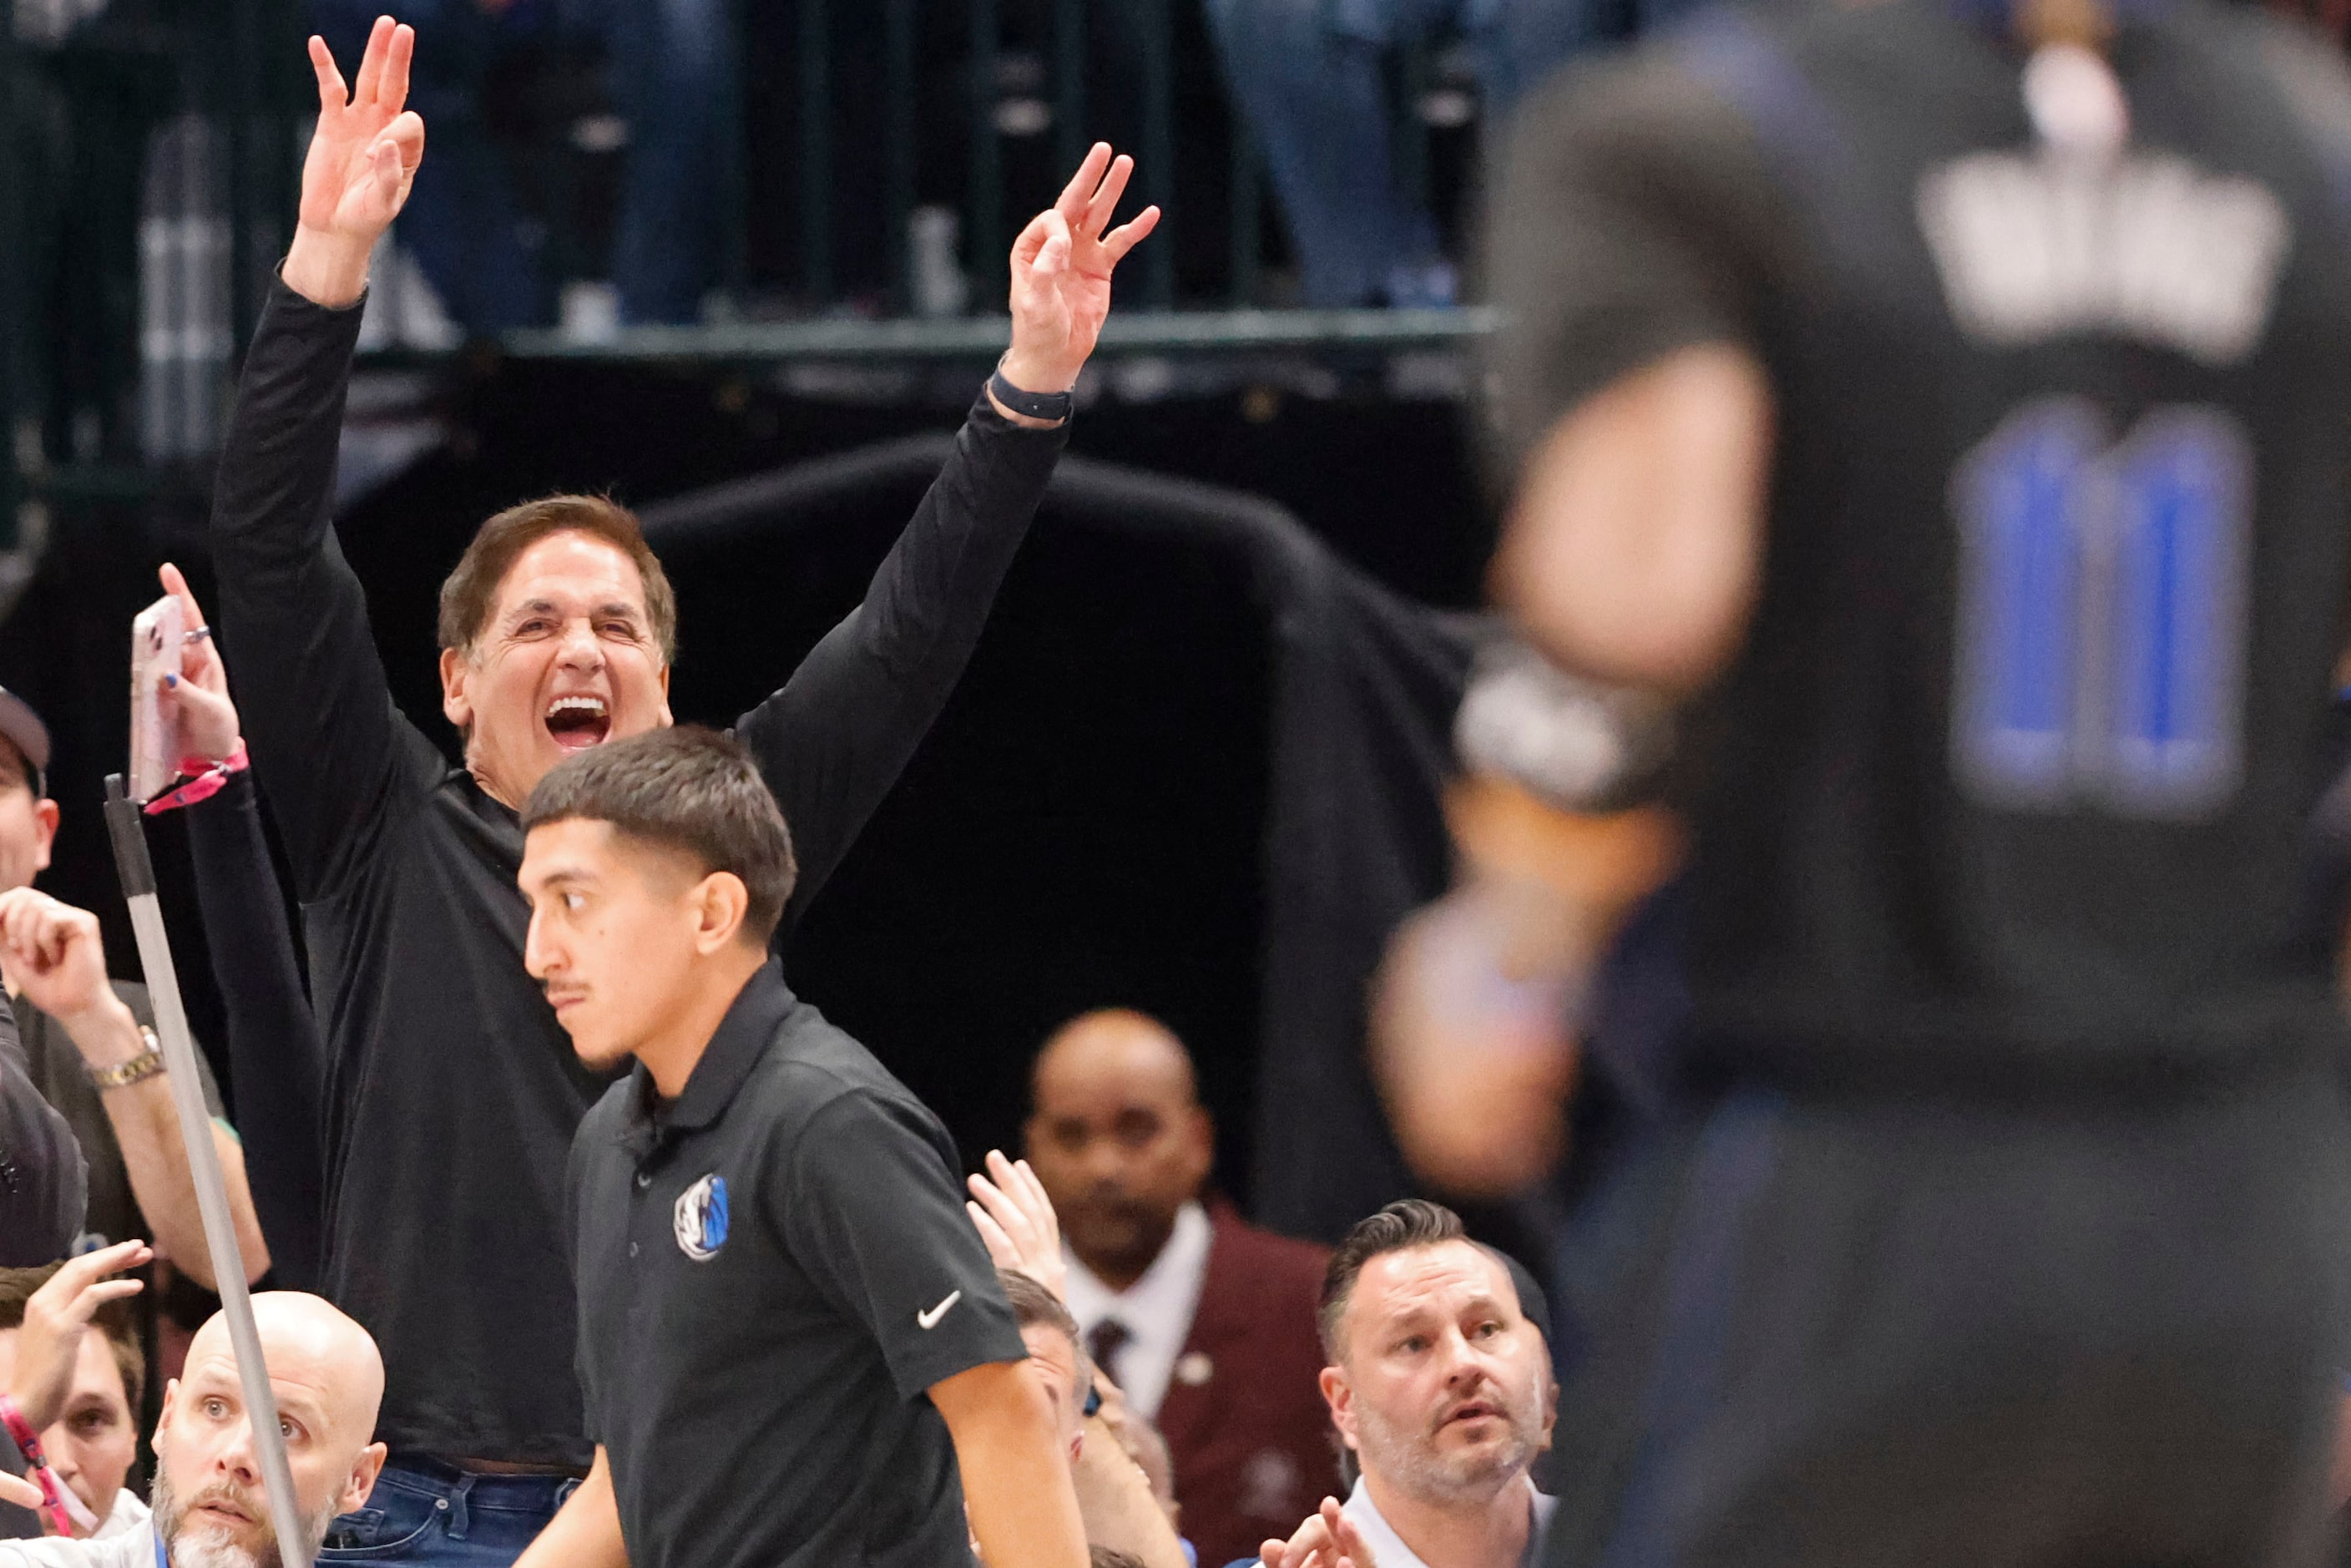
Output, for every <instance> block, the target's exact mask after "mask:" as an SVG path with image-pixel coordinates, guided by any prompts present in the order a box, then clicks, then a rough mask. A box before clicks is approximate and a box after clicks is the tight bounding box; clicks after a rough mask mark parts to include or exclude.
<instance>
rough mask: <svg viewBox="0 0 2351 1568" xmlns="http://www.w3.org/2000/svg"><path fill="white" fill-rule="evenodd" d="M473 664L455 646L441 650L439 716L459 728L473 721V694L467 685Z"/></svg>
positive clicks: (472, 671)
mask: <svg viewBox="0 0 2351 1568" xmlns="http://www.w3.org/2000/svg"><path fill="white" fill-rule="evenodd" d="M473 673H474V666H473V664H471V663H470V662H468V661H467V659H466V657H465V654H464V653H462V652H460V651H459V650H457V649H455V648H444V649H442V650H441V716H442V717H444V718H445V719H447V720H448V721H449V722H450V723H451V724H454V725H455V726H456V727H458V728H459V729H461V730H463V729H468V728H471V727H472V726H473V723H474V696H473V692H472V690H471V688H470V685H469V684H468V683H469V680H470V677H471V676H472V675H473Z"/></svg>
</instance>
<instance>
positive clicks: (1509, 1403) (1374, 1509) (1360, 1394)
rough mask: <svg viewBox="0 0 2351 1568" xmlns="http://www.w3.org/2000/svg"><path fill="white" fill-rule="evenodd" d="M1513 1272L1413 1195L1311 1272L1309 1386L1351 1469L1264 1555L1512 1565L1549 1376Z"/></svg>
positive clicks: (1526, 1552) (1548, 1420) (1530, 1536)
mask: <svg viewBox="0 0 2351 1568" xmlns="http://www.w3.org/2000/svg"><path fill="white" fill-rule="evenodd" d="M1522 1277H1523V1276H1522V1274H1521V1273H1520V1271H1519V1270H1516V1269H1514V1268H1513V1266H1512V1265H1511V1264H1510V1263H1509V1262H1508V1261H1506V1260H1504V1259H1503V1258H1501V1257H1500V1256H1499V1254H1497V1253H1495V1252H1493V1251H1491V1250H1490V1249H1487V1248H1484V1247H1481V1246H1479V1245H1478V1244H1477V1243H1475V1242H1473V1241H1471V1240H1470V1239H1468V1234H1467V1233H1466V1232H1465V1231H1464V1230H1463V1229H1462V1228H1461V1221H1460V1218H1458V1216H1456V1215H1455V1214H1454V1213H1453V1211H1452V1210H1450V1209H1448V1208H1446V1207H1443V1206H1442V1205H1439V1204H1434V1203H1429V1202H1427V1201H1426V1200H1424V1199H1420V1198H1405V1199H1403V1200H1400V1201H1398V1202H1395V1203H1392V1204H1390V1205H1388V1206H1387V1207H1385V1208H1384V1209H1382V1210H1380V1212H1379V1213H1377V1214H1374V1215H1373V1216H1371V1217H1370V1218H1367V1219H1364V1220H1363V1221H1361V1222H1360V1223H1358V1224H1357V1225H1356V1226H1355V1228H1353V1230H1351V1231H1349V1232H1348V1233H1347V1236H1346V1237H1345V1239H1343V1240H1342V1241H1341V1242H1340V1243H1339V1246H1338V1249H1337V1250H1336V1251H1335V1252H1333V1253H1332V1258H1331V1269H1330V1273H1329V1274H1328V1276H1327V1277H1326V1279H1325V1281H1324V1282H1323V1287H1322V1307H1321V1322H1322V1341H1323V1345H1324V1354H1325V1356H1326V1357H1327V1358H1328V1360H1329V1362H1330V1364H1329V1365H1328V1366H1326V1367H1324V1368H1323V1369H1322V1395H1323V1397H1324V1398H1326V1399H1328V1400H1329V1401H1330V1404H1331V1417H1332V1420H1333V1421H1334V1422H1335V1423H1336V1424H1337V1426H1338V1428H1339V1435H1340V1437H1341V1440H1342V1441H1343V1442H1344V1443H1345V1444H1346V1446H1347V1448H1348V1450H1349V1452H1350V1453H1351V1454H1352V1455H1353V1458H1354V1460H1355V1464H1356V1467H1357V1469H1358V1470H1359V1472H1360V1473H1359V1475H1358V1477H1357V1479H1356V1481H1355V1485H1354V1489H1353V1491H1351V1492H1350V1493H1349V1494H1348V1497H1347V1500H1346V1501H1345V1502H1344V1503H1342V1502H1341V1501H1340V1500H1338V1499H1336V1498H1325V1499H1323V1500H1322V1508H1321V1509H1320V1510H1319V1511H1316V1512H1315V1513H1314V1514H1312V1515H1311V1516H1310V1517H1309V1518H1308V1519H1307V1520H1306V1521H1305V1522H1304V1523H1303V1524H1301V1525H1300V1526H1299V1527H1298V1529H1297V1530H1296V1531H1294V1532H1293V1533H1291V1534H1290V1536H1289V1537H1287V1538H1286V1539H1283V1540H1277V1541H1268V1542H1265V1543H1264V1545H1263V1546H1262V1547H1260V1548H1259V1561H1260V1562H1261V1563H1263V1565H1264V1568H1521V1565H1522V1564H1531V1563H1535V1562H1538V1561H1540V1559H1541V1548H1542V1539H1543V1531H1544V1528H1545V1526H1546V1525H1547V1524H1548V1522H1549V1521H1550V1519H1551V1515H1552V1500H1551V1499H1550V1498H1548V1497H1545V1496H1544V1495H1542V1494H1541V1492H1539V1491H1537V1490H1535V1485H1534V1481H1533V1479H1531V1477H1530V1475H1529V1473H1528V1472H1529V1469H1531V1466H1532V1465H1533V1463H1534V1461H1535V1458H1536V1457H1537V1456H1538V1455H1540V1454H1541V1452H1542V1451H1543V1450H1544V1449H1545V1448H1549V1447H1550V1446H1551V1433H1552V1421H1553V1419H1554V1417H1555V1415H1556V1408H1555V1399H1556V1396H1557V1390H1556V1389H1555V1388H1554V1386H1553V1385H1552V1372H1551V1354H1550V1351H1549V1348H1548V1347H1547V1345H1546V1344H1545V1343H1544V1333H1543V1330H1542V1327H1541V1323H1540V1322H1539V1321H1538V1319H1537V1317H1536V1316H1535V1315H1533V1314H1534V1313H1535V1312H1540V1310H1541V1309H1540V1305H1539V1303H1538V1302H1531V1301H1526V1300H1525V1299H1524V1298H1523V1297H1522V1295H1521V1287H1520V1283H1519V1281H1520V1278H1522Z"/></svg>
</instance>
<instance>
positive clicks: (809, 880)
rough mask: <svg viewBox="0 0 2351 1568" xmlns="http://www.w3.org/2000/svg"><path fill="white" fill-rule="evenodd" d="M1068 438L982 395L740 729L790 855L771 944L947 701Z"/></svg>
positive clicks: (1065, 430) (1061, 429)
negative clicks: (909, 510) (946, 451)
mask: <svg viewBox="0 0 2351 1568" xmlns="http://www.w3.org/2000/svg"><path fill="white" fill-rule="evenodd" d="M1068 437H1069V425H1068V424H1067V423H1062V424H1061V425H1059V426H1057V427H1055V428H1054V429H1052V430H1028V429H1023V428H1021V427H1019V426H1018V425H1015V424H1013V423H1011V422H1010V421H1009V420H1007V419H1006V418H1005V417H1004V416H1003V415H1002V414H999V413H997V412H996V410H995V407H994V406H993V405H992V404H991V403H989V402H988V401H987V397H986V395H985V394H983V395H982V396H981V397H980V399H979V401H978V402H977V404H976V405H975V406H974V407H973V409H972V412H971V416H970V417H969V418H968V419H967V420H965V421H964V426H963V430H962V432H961V433H960V434H958V435H957V436H956V444H955V451H954V452H953V453H952V454H951V455H949V456H948V458H947V461H946V466H945V467H944V468H942V469H940V470H939V476H938V477H937V478H936V479H935V480H934V481H932V484H931V487H930V489H929V491H928V492H927V493H925V495H924V497H923V502H922V505H921V506H920V507H916V508H915V510H914V521H913V522H911V523H909V524H907V525H906V531H905V532H904V533H903V534H901V535H899V536H898V542H897V543H896V544H895V545H893V546H892V547H891V549H890V553H889V555H888V556H887V557H886V558H885V559H883V562H882V567H881V570H878V571H876V572H875V573H874V574H873V581H872V585H871V586H870V587H869V588H868V589H867V590H866V592H865V600H864V602H862V603H861V604H860V605H858V607H857V608H856V609H855V610H853V611H852V612H850V613H849V617H848V619H846V620H844V621H843V622H841V624H840V625H838V626H836V627H834V628H833V629H832V630H831V632H827V633H826V634H825V637H824V641H822V642H821V643H818V644H817V645H816V649H815V651H814V652H812V653H810V654H809V656H808V658H807V659H806V661H804V662H803V663H802V664H801V665H800V667H799V669H798V670H797V671H795V672H794V673H793V674H792V678H791V680H790V682H789V684H787V685H785V687H784V689H783V690H781V691H779V692H778V693H777V694H776V695H774V696H771V697H769V698H768V700H767V701H766V702H764V703H762V704H760V705H759V706H758V707H757V708H754V709H753V710H752V711H751V712H749V713H747V714H746V715H745V716H743V718H742V720H741V722H740V723H739V724H738V725H737V730H736V733H737V735H738V736H739V737H741V738H742V740H743V742H744V744H745V745H747V746H748V747H750V748H751V750H752V752H753V753H754V754H755V755H757V756H758V759H759V767H760V769H761V771H762V772H764V773H765V774H766V775H767V779H768V786H769V788H771V789H774V790H775V792H776V800H777V802H778V804H779V805H780V806H782V808H783V811H784V822H785V825H786V826H787V827H789V829H790V830H791V835H792V852H793V855H794V858H795V859H797V860H798V862H799V883H798V884H797V885H796V886H795V887H794V889H793V891H792V899H791V904H790V905H789V908H788V909H787V910H786V911H785V915H784V925H783V933H779V934H778V935H779V939H780V936H781V935H782V934H784V933H789V931H790V929H791V928H792V926H793V925H794V924H796V923H797V921H798V919H799V914H800V912H801V911H802V910H803V909H805V908H806V907H807V905H808V903H809V901H810V899H811V898H813V897H815V896H816V894H817V890H818V889H820V888H821V887H822V886H823V885H824V882H825V879H826V878H827V877H829V876H831V874H832V871H833V868H834V867H836V866H838V865H839V864H840V863H841V857H842V856H843V855H845V854H847V853H848V852H849V846H850V845H851V844H852V843H853V842H854V841H856V838H857V835H858V832H859V831H860V830H862V828H863V827H864V826H865V823H866V821H867V819H869V818H870V817H872V815H873V811H874V808H876V807H877V806H879V805H881V803H882V799H883V796H885V795H887V794H888V793H889V792H890V787H891V786H892V785H893V784H895V783H896V782H897V781H898V775H899V773H900V772H902V771H903V770H904V768H905V766H906V763H907V761H908V759H909V758H912V757H913V756H914V748H915V747H917V746H919V745H921V744H922V740H923V737H924V736H925V734H926V733H928V732H929V730H930V727H931V721H932V720H933V719H935V718H936V717H937V716H938V715H939V710H940V709H941V708H943V707H945V706H946V700H947V695H948V694H949V693H950V692H952V691H954V690H955V685H956V681H957V680H958V679H959V678H961V676H962V674H963V669H964V665H965V664H966V663H967V661H968V660H969V659H970V658H971V651H972V649H973V647H974V646H975V645H976V644H977V643H978V641H979V633H980V629H981V628H982V627H983V626H985V625H986V624H987V612H988V609H989V607H990V606H991V605H993V604H994V603H995V601H996V591H997V588H998V586H999V585H1000V584H1001V583H1002V582H1003V581H1004V573H1005V570H1007V569H1008V567H1010V565H1011V564H1012V557H1013V555H1014V553H1015V552H1016V551H1018V550H1019V548H1020V541H1021V540H1022V539H1023V538H1026V537H1027V536H1028V532H1029V522H1030V521H1031V520H1032V519H1033V518H1034V517H1036V515H1037V506H1038V503H1039V502H1040V501H1041V500H1043V499H1044V496H1045V485H1046V482H1047V481H1048V480H1050V478H1051V477H1052V476H1053V465H1054V463H1055V462H1056V461H1057V460H1058V459H1059V458H1060V456H1061V447H1062V445H1063V444H1064V443H1065V442H1066V441H1067V440H1068Z"/></svg>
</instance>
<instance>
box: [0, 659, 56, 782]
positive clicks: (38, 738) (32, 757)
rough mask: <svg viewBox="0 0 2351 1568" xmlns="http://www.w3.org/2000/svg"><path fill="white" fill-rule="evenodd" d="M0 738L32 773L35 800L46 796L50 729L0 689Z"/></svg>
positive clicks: (22, 701) (23, 702)
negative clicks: (3, 738)
mask: <svg viewBox="0 0 2351 1568" xmlns="http://www.w3.org/2000/svg"><path fill="white" fill-rule="evenodd" d="M0 737H6V738H7V741H8V743H9V744H10V745H11V746H14V747H16V749H17V750H18V751H20V752H22V753H24V756H25V762H26V766H27V767H29V768H31V769H32V770H33V776H32V779H30V780H29V782H30V783H31V784H32V786H33V794H34V796H35V798H36V799H38V798H39V797H41V796H45V795H47V793H48V792H49V727H48V726H47V725H45V724H43V723H42V722H41V716H40V715H39V714H37V713H35V712H34V711H33V705H32V704H30V703H28V702H26V700H25V699H24V698H23V697H20V696H18V695H16V693H14V692H12V691H10V690H9V689H8V688H7V687H5V686H0Z"/></svg>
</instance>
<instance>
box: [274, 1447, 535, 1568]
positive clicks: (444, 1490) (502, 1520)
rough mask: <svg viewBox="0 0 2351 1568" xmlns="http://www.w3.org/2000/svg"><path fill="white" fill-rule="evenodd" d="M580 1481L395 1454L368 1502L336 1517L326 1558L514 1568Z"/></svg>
mask: <svg viewBox="0 0 2351 1568" xmlns="http://www.w3.org/2000/svg"><path fill="white" fill-rule="evenodd" d="M579 1485H580V1483H579V1482H578V1481H575V1480H571V1479H568V1478H566V1477H563V1476H494V1475H483V1474H480V1473H479V1472H476V1471H472V1470H461V1469H457V1468H456V1467H455V1466H454V1465H446V1464H444V1463H442V1462H441V1461H440V1460H438V1459H434V1458H427V1457H425V1456H424V1455H422V1454H395V1455H394V1456H392V1458H391V1459H390V1460H389V1461H388V1462H387V1463H386V1464H385V1465H384V1467H383V1474H382V1475H381V1476H379V1477H377V1478H376V1483H375V1490H373V1491H372V1492H370V1493H369V1494H368V1500H367V1506H366V1507H365V1508H362V1509H360V1510H359V1511H357V1512H354V1513H347V1514H344V1515H343V1516H342V1517H341V1518H340V1519H338V1520H336V1521H335V1526H334V1529H333V1530H331V1531H329V1532H328V1535H327V1544H326V1547H325V1548H324V1549H323V1550H321V1551H320V1552H319V1562H321V1563H432V1564H434V1568H511V1565H512V1563H514V1560H515V1559H516V1558H517V1557H520V1556H521V1555H522V1553H523V1549H524V1548H525V1547H527V1546H528V1545H529V1544H530V1543H531V1542H533V1541H535V1540H537V1539H538V1532H539V1531H542V1530H544V1529H546V1528H547V1524H548V1521H549V1520H551V1519H553V1518H554V1517H555V1511H556V1510H558V1509H559V1508H561V1507H562V1506H563V1503H564V1500H565V1499H567V1498H569V1496H570V1495H571V1494H572V1492H573V1491H574V1490H577V1489H578V1488H579Z"/></svg>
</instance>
